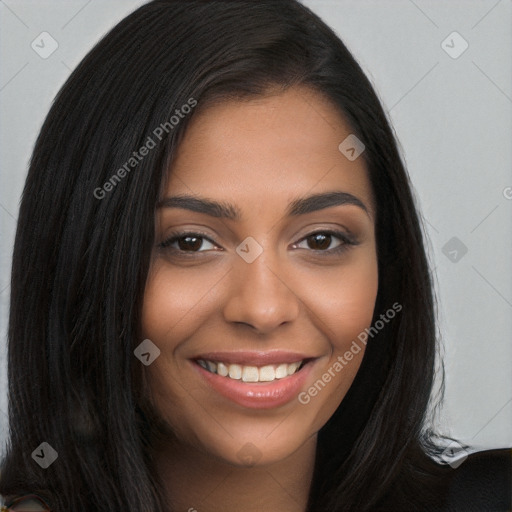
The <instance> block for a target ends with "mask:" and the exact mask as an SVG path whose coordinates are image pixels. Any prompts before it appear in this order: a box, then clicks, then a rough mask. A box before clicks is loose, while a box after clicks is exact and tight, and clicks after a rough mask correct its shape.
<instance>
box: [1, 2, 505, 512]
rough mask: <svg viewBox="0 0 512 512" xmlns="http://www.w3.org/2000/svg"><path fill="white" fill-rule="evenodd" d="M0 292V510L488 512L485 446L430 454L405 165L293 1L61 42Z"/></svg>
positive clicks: (421, 313)
mask: <svg viewBox="0 0 512 512" xmlns="http://www.w3.org/2000/svg"><path fill="white" fill-rule="evenodd" d="M11 293H12V295H11V317H10V328H9V381H10V390H9V391H10V425H11V438H10V445H9V449H8V452H7V455H6V457H5V459H4V461H3V464H2V472H1V477H0V493H1V494H2V495H4V496H6V497H7V501H8V503H7V507H9V506H11V503H10V502H12V500H20V498H26V499H32V500H33V502H39V503H40V505H41V506H44V505H43V504H46V506H47V508H49V509H51V510H55V511H83V510H101V511H102V510H105V511H107V510H108V511H125V510H130V511H174V510H189V511H193V510H197V511H198V512H201V511H220V510H245V511H253V510H287V511H304V510H308V511H312V512H316V511H341V510H343V511H344V510H439V509H441V510H450V509H453V508H454V507H455V508H457V507H458V508H459V509H464V507H465V506H466V505H467V503H468V501H466V500H469V503H471V504H472V505H474V504H475V503H476V504H478V503H479V504H480V505H481V506H483V507H487V509H489V510H490V509H493V510H494V509H498V507H503V508H506V506H507V505H506V500H507V495H506V491H505V490H506V488H507V484H506V483H502V482H501V480H500V479H504V478H506V476H507V471H508V472H510V463H509V461H508V459H507V458H506V454H503V453H487V454H484V455H479V456H477V457H476V458H475V457H470V458H469V459H468V460H467V461H466V462H464V463H463V464H462V465H461V466H459V468H458V469H456V470H455V469H453V468H452V467H451V466H450V465H447V464H439V463H438V462H435V461H434V460H433V456H435V455H438V456H439V454H440V453H441V452H442V451H443V448H442V447H438V446H437V444H436V442H435V441H436V439H435V436H434V434H433V433H432V432H431V430H430V429H429V427H428V421H427V420H428V419H427V413H426V411H427V405H428V402H429V398H430V395H431V390H432V382H433V377H434V373H435V354H436V341H435V322H434V313H435V311H434V300H433V295H432V283H431V277H430V273H429V269H428V264H427V260H426V257H425V251H424V247H423V236H422V232H421V228H420V223H419V216H418V213H417V212H416V209H415V205H414V201H413V197H412V194H411V190H410V185H409V182H408V177H407V174H406V171H405V169H404V167H403V164H402V162H401V159H400V156H399V153H398V151H397V145H396V141H395V139H394V137H393V134H392V130H391V128H390V126H389V124H388V121H387V119H386V116H385V114H384V112H383V110H382V107H381V105H380V104H379V101H378V99H377V97H376V95H375V93H374V91H373V89H372V87H371V85H370V83H369V82H368V80H367V79H366V77H365V76H364V74H363V73H362V71H361V69H360V67H359V66H358V64H357V63H356V62H355V60H354V59H353V57H352V56H351V55H350V53H349V52H348V51H347V49H346V48H345V46H344V45H343V44H342V43H341V41H340V40H339V39H338V38H337V37H336V36H335V35H334V33H333V32H332V31H331V30H330V29H329V28H328V27H327V26H326V25H325V24H324V23H323V22H322V21H321V20H319V19H318V18H317V17H316V16H315V15H314V14H312V13H311V12H310V11H309V10H308V9H306V8H305V7H303V6H301V5H300V4H299V3H297V2H295V1H292V0H285V1H279V2H278V1H272V0H264V1H258V2H256V1H237V2H212V1H206V0H203V1H197V0H194V1H187V2H176V1H167V0H156V1H153V2H150V3H148V4H147V5H145V6H143V7H141V8H140V9H138V10H137V11H136V12H134V13H133V14H131V15H129V16H128V17H127V18H126V19H125V20H123V21H122V22H121V23H119V24H118V25H117V26H116V27H115V28H114V29H113V30H112V31H111V32H110V33H109V34H108V35H107V36H106V37H105V38H104V39H103V40H102V41H101V42H100V43H99V44H98V45H97V46H96V47H95V48H94V49H93V50H92V51H91V52H90V53H89V55H87V56H86V58H85V59H84V60H83V62H82V63H81V64H80V65H79V66H78V68H77V69H76V70H75V72H74V73H73V74H72V75H71V77H70V78H69V80H68V82H67V83H66V84H65V86H64V87H63V89H62V90H61V92H60V93H59V95H58V97H57V98H56V100H55V103H54V105H53V107H52V109H51V111H50V113H49V115H48V117H47V119H46V121H45V124H44V126H43V128H42V130H41V134H40V136H39V139H38V141H37V143H36V147H35V150H34V155H33V158H32V161H31V165H30V169H29V175H28V178H27V183H26V187H25V191H24V194H23V200H22V204H21V209H20V215H19V224H18V232H17V236H16V243H15V250H14V265H13V274H12V292H11ZM28 376H30V380H29V379H28ZM489 461H490V462H489ZM488 463H491V464H492V465H493V466H492V467H493V468H494V470H495V471H496V472H497V475H498V476H497V477H496V478H494V479H493V484H492V485H493V486H494V487H493V489H494V490H493V492H492V493H491V494H492V496H490V497H485V496H484V497H482V495H481V493H480V490H481V488H482V486H483V485H484V484H483V483H480V482H481V478H482V474H485V464H488ZM471 478H476V479H477V481H476V484H471V486H469V485H468V482H470V481H471ZM469 491H472V492H473V495H472V494H471V493H469V494H468V492H469ZM31 493H35V496H33V497H32V498H30V496H26V495H28V494H31ZM475 500H481V501H480V502H478V501H475ZM482 500H483V501H482ZM23 503H24V502H23V501H18V505H16V506H15V507H17V506H24V505H23ZM25 503H26V501H25ZM493 507H494V508H493ZM12 509H13V510H20V508H12Z"/></svg>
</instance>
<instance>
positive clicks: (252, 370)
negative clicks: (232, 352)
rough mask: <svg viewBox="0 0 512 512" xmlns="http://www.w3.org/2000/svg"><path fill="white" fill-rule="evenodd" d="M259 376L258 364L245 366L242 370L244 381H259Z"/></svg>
mask: <svg viewBox="0 0 512 512" xmlns="http://www.w3.org/2000/svg"><path fill="white" fill-rule="evenodd" d="M259 378H260V375H259V372H258V368H256V366H244V369H243V370H242V380H243V381H244V382H258V380H259Z"/></svg>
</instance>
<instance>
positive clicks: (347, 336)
mask: <svg viewBox="0 0 512 512" xmlns="http://www.w3.org/2000/svg"><path fill="white" fill-rule="evenodd" d="M304 279H305V276H304ZM315 282H316V284H315V286H310V287H309V289H308V291H307V292H305V293H304V297H308V304H307V305H308V307H309V309H310V310H311V311H312V313H313V315H312V316H313V318H314V319H316V324H317V328H318V329H319V330H321V331H322V332H323V333H324V335H325V338H326V339H327V340H328V341H329V343H330V345H331V348H332V351H333V352H334V351H344V350H347V346H350V344H351V342H352V341H353V340H355V339H357V336H358V335H359V334H360V333H361V332H363V331H364V329H365V328H367V327H369V326H370V324H371V321H372V317H373V313H374V308H375V300H376V298H377V291H378V265H377V257H376V254H375V251H374V250H370V251H366V252H364V253H363V252H361V253H360V254H354V256H353V257H351V258H350V259H347V261H346V264H345V265H342V266H338V267H333V268H332V269H326V270H325V271H323V272H322V273H321V274H318V275H317V277H316V279H315ZM309 283H310V284H311V280H309ZM363 348H364V347H363Z"/></svg>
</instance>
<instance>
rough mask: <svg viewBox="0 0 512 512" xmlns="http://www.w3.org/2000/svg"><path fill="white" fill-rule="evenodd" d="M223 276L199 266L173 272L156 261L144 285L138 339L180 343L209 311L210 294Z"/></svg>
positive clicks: (161, 262)
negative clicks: (140, 337)
mask: <svg viewBox="0 0 512 512" xmlns="http://www.w3.org/2000/svg"><path fill="white" fill-rule="evenodd" d="M221 276H222V273H220V274H219V272H212V271H211V269H210V270H209V271H206V270H205V269H202V268H201V267H200V266H198V267H196V269H194V271H193V272H191V271H190V270H189V271H187V272H176V271H175V270H173V269H172V268H171V267H170V266H169V265H168V264H166V263H165V262H163V261H157V262H155V264H154V266H153V268H152V270H151V272H150V274H149V276H148V279H147V283H146V289H145V292H144V301H143V302H144V303H143V308H142V319H141V330H142V332H141V336H143V338H149V339H151V340H153V341H155V343H156V340H158V341H159V342H160V343H165V345H166V346H165V348H166V350H169V349H170V348H172V347H170V346H169V344H172V343H176V347H174V348H177V347H178V342H173V340H183V339H186V338H187V336H188V335H189V334H190V333H191V332H192V331H193V330H194V329H195V328H197V326H198V323H199V322H200V318H201V316H202V315H204V313H205V311H206V310H207V309H208V308H209V304H210V299H209V295H214V294H213V291H214V290H215V287H216V286H218V284H219V278H220V277H221Z"/></svg>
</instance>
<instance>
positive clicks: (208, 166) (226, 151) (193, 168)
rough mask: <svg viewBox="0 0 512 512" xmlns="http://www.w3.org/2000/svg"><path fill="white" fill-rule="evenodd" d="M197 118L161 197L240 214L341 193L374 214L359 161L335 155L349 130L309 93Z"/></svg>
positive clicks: (212, 110) (221, 107)
mask: <svg viewBox="0 0 512 512" xmlns="http://www.w3.org/2000/svg"><path fill="white" fill-rule="evenodd" d="M199 106H200V105H199ZM197 114H198V115H196V116H195V117H194V118H193V119H192V120H191V123H190V125H189V127H188V129H187V132H186V133H185V136H184V138H183V140H182V142H181V144H180V147H179V148H178V152H177V155H176V158H175V160H174V163H173V165H172V168H171V169H170V172H169V176H168V179H167V182H166V184H165V187H164V188H165V193H164V195H166V196H169V195H179V194H194V195H199V196H207V197H210V198H214V199H223V200H225V199H227V198H229V200H230V202H235V203H236V204H237V205H239V206H240V209H241V210H244V205H246V206H247V208H249V205H254V204H260V205H261V204H265V205H269V206H270V205H272V206H276V207H278V205H279V204H281V205H283V206H284V205H285V204H287V203H288V202H289V201H291V200H293V199H295V198H297V197H300V196H304V195H307V194H313V193H322V192H325V191H331V190H342V191H346V192H349V193H352V194H354V195H356V196H358V197H360V198H361V199H362V200H363V201H364V202H365V204H366V205H367V206H368V209H369V210H370V211H373V208H374V205H373V200H372V191H371V185H370V182H369V179H368V175H367V170H366V165H365V162H364V159H363V158H362V157H359V158H356V159H355V160H353V161H351V160H349V159H348V158H347V157H346V156H345V155H344V154H343V153H342V152H341V151H340V149H339V146H340V144H341V143H342V142H343V141H344V140H345V139H346V138H347V137H348V136H350V135H351V129H350V126H349V125H348V124H347V123H346V122H345V120H344V119H343V117H342V116H341V114H340V113H339V111H338V110H337V109H336V108H335V106H334V105H333V104H332V103H331V102H329V101H328V100H326V99H325V98H324V97H323V96H322V95H320V94H319V93H317V92H316V91H312V90H311V89H308V88H305V87H295V88H291V89H288V90H287V91H285V92H280V93H272V94H268V95H265V96H261V97H257V98H251V99H249V100H240V101H235V100H230V101H226V102H223V103H219V104H216V105H213V106H209V107H207V108H205V109H204V110H202V111H200V112H198V113H197ZM372 216H373V215H372Z"/></svg>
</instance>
